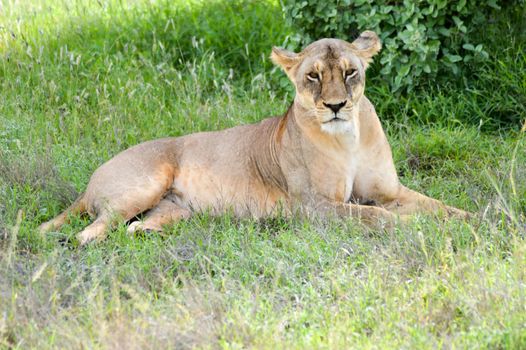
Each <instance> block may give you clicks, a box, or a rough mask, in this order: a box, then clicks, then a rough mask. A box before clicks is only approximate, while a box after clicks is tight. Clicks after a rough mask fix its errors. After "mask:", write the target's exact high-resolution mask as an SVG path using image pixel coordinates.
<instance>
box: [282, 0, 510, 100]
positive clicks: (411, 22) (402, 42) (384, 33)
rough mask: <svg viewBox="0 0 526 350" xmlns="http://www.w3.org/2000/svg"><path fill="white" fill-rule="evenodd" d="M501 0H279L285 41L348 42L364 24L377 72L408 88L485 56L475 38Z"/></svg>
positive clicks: (292, 43)
mask: <svg viewBox="0 0 526 350" xmlns="http://www.w3.org/2000/svg"><path fill="white" fill-rule="evenodd" d="M500 2H501V0H470V1H467V0H460V1H458V0H455V1H453V0H421V1H418V2H417V1H412V0H354V1H352V0H329V1H318V0H285V3H284V6H283V8H284V11H285V13H286V17H287V20H288V21H289V23H290V24H292V25H293V26H294V27H295V28H296V29H297V34H296V36H295V37H292V38H291V41H290V42H289V44H290V46H299V45H304V44H307V43H309V42H311V41H313V40H316V39H319V38H322V37H338V38H341V39H346V40H349V41H351V40H352V39H353V38H355V37H356V36H357V35H358V34H359V32H361V31H363V30H366V29H369V30H373V31H375V32H376V33H377V34H379V35H380V37H381V38H382V41H383V50H382V53H381V56H380V58H379V62H380V64H381V67H382V68H381V70H380V74H381V75H382V76H383V77H384V78H386V79H387V80H388V81H389V83H390V85H391V87H392V89H393V90H398V89H411V88H412V87H413V86H414V85H417V84H418V83H419V81H421V79H420V78H422V77H424V76H425V77H426V78H436V77H437V76H439V75H440V76H443V75H444V74H449V75H450V74H452V75H459V73H460V72H461V69H462V68H463V67H464V66H465V65H466V64H467V63H468V62H476V61H483V60H485V59H487V58H488V53H487V52H486V51H485V50H484V46H483V45H482V43H480V42H478V41H477V37H478V35H477V34H478V32H480V30H481V26H484V25H486V24H487V21H488V17H489V14H490V13H491V12H492V10H493V9H499V8H500Z"/></svg>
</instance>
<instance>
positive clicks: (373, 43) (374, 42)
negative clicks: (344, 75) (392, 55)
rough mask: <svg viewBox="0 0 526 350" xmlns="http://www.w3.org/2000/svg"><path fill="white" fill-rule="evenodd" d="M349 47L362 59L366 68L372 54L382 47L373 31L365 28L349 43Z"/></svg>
mask: <svg viewBox="0 0 526 350" xmlns="http://www.w3.org/2000/svg"><path fill="white" fill-rule="evenodd" d="M351 48H352V49H353V51H354V52H356V54H357V55H358V56H360V57H361V58H362V59H363V61H364V62H365V68H367V66H368V65H369V63H370V62H371V61H372V59H373V57H374V55H376V54H377V53H378V52H379V51H380V50H381V49H382V42H381V41H380V38H379V37H378V35H376V33H375V32H371V31H370V30H366V31H365V32H363V33H362V34H360V36H359V37H358V38H357V39H356V40H354V41H353V42H352V43H351Z"/></svg>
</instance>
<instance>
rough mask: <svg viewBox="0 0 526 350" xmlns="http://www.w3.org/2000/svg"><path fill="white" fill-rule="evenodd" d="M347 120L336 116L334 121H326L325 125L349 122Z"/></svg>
mask: <svg viewBox="0 0 526 350" xmlns="http://www.w3.org/2000/svg"><path fill="white" fill-rule="evenodd" d="M347 121H348V120H347V119H343V118H339V117H337V116H334V117H333V118H332V119H329V120H327V121H324V122H323V124H327V123H340V122H347Z"/></svg>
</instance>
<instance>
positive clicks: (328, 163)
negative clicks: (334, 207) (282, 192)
mask: <svg viewBox="0 0 526 350" xmlns="http://www.w3.org/2000/svg"><path fill="white" fill-rule="evenodd" d="M317 163H318V166H316V167H313V168H311V189H312V191H314V192H316V194H317V195H321V196H322V197H325V198H327V199H330V200H333V201H336V202H348V201H349V200H350V199H351V195H352V192H353V184H354V181H355V178H356V174H357V168H358V166H357V165H358V164H357V159H356V157H353V156H350V155H346V154H344V155H339V156H325V157H320V158H319V159H318V161H317Z"/></svg>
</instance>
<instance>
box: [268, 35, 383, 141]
mask: <svg viewBox="0 0 526 350" xmlns="http://www.w3.org/2000/svg"><path fill="white" fill-rule="evenodd" d="M380 49H381V43H380V39H379V38H378V36H377V35H376V34H375V33H373V32H371V31H365V32H363V33H362V34H361V35H360V36H359V37H358V38H357V39H356V40H355V41H353V42H352V43H348V42H346V41H344V40H339V39H321V40H318V41H315V42H313V43H312V44H310V45H309V46H307V47H306V48H305V49H304V50H303V51H302V52H300V53H294V52H291V51H287V50H285V49H281V48H276V47H274V48H273V49H272V54H271V58H272V61H273V62H274V63H276V64H277V65H279V66H281V67H282V68H283V70H284V71H285V72H286V73H287V75H288V77H289V78H290V80H291V81H292V83H293V84H294V86H295V87H296V103H299V104H300V106H301V107H303V108H304V109H305V110H307V113H306V114H305V115H304V116H302V118H310V119H309V120H308V121H307V122H309V123H310V122H315V123H319V126H320V128H321V130H323V131H325V132H327V133H330V134H340V133H345V132H347V131H350V130H352V127H353V118H354V116H355V115H356V113H357V104H358V101H359V100H360V98H361V97H362V96H363V92H364V88H365V70H366V69H367V66H368V64H369V62H370V61H371V59H372V57H373V56H374V55H375V54H376V53H378V51H380Z"/></svg>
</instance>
